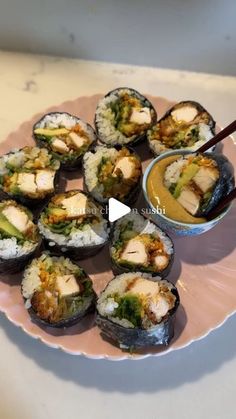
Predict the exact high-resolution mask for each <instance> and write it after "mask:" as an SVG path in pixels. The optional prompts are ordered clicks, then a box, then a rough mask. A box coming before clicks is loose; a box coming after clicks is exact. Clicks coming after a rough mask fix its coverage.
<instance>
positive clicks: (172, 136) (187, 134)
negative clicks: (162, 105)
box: [147, 101, 215, 155]
mask: <svg viewBox="0 0 236 419" xmlns="http://www.w3.org/2000/svg"><path fill="white" fill-rule="evenodd" d="M214 135H215V121H214V120H213V118H212V116H211V115H210V114H209V113H208V112H207V111H206V109H204V108H203V107H202V106H201V105H200V104H199V103H197V102H192V101H185V102H180V103H178V104H177V105H175V106H173V107H172V108H171V109H170V110H169V111H168V112H167V113H166V114H165V115H164V116H163V117H162V118H161V119H160V121H158V122H157V124H155V125H154V126H153V127H152V128H151V129H150V130H149V131H148V134H147V137H148V142H149V146H150V148H151V150H152V151H153V152H154V154H155V155H159V154H162V153H163V152H166V151H169V150H177V149H189V150H193V151H194V150H197V149H198V148H199V147H201V146H202V145H203V144H204V143H206V142H207V141H209V140H210V139H211V138H212V137H213V136H214Z"/></svg>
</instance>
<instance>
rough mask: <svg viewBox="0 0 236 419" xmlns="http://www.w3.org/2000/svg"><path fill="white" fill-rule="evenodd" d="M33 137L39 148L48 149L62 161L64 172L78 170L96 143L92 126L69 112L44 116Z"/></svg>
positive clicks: (34, 130) (36, 125) (35, 127)
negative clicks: (86, 153)
mask: <svg viewBox="0 0 236 419" xmlns="http://www.w3.org/2000/svg"><path fill="white" fill-rule="evenodd" d="M33 137H34V139H35V141H36V143H37V145H38V146H40V147H46V148H48V150H49V151H50V153H51V154H52V155H53V156H54V157H56V158H57V159H58V160H60V162H61V167H62V169H64V170H74V169H76V168H78V167H79V166H80V164H81V160H82V157H83V155H84V153H85V152H86V151H88V150H89V149H91V148H92V147H94V144H95V142H96V134H95V132H94V130H93V128H92V127H91V125H89V124H87V123H86V122H84V121H82V120H81V119H80V118H78V117H76V116H74V115H71V114H69V113H67V112H51V113H48V114H46V115H44V116H43V117H42V118H41V119H40V120H39V121H38V122H36V124H35V125H34V127H33Z"/></svg>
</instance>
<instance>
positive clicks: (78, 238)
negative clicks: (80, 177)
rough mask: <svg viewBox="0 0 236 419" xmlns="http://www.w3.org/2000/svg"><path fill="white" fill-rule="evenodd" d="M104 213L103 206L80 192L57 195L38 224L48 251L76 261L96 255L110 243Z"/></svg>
mask: <svg viewBox="0 0 236 419" xmlns="http://www.w3.org/2000/svg"><path fill="white" fill-rule="evenodd" d="M102 213H103V211H102V208H101V207H100V205H98V204H97V203H95V202H94V201H93V199H92V198H91V197H90V196H89V195H88V194H86V193H85V192H82V191H80V190H72V191H68V192H65V193H61V194H58V195H55V196H54V197H53V198H52V199H51V200H50V201H49V203H48V205H47V206H46V207H45V208H44V209H43V211H42V212H41V215H40V218H39V221H38V226H39V231H40V233H41V234H42V236H43V239H44V244H45V246H46V248H47V249H49V250H50V251H51V252H52V253H53V254H55V255H60V254H63V255H66V256H68V257H71V258H72V259H75V260H79V259H84V258H86V257H89V256H92V255H95V254H96V253H97V252H98V251H99V250H100V249H101V248H102V247H103V246H104V245H105V243H106V242H107V240H108V227H107V220H105V219H104V218H103V214H102Z"/></svg>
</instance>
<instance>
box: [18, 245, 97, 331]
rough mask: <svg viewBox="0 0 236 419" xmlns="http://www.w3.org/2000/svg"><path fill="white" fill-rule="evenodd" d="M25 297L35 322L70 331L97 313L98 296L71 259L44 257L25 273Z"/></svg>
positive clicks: (89, 281)
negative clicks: (89, 314) (74, 325)
mask: <svg viewBox="0 0 236 419" xmlns="http://www.w3.org/2000/svg"><path fill="white" fill-rule="evenodd" d="M21 291H22V295H23V298H24V301H25V307H26V308H27V309H28V311H29V314H30V315H31V317H32V320H34V321H35V322H37V323H39V324H40V325H43V326H51V327H69V326H72V325H73V324H75V323H78V322H79V321H80V320H81V319H82V318H83V317H84V316H85V315H86V314H88V313H89V312H91V311H93V310H95V301H96V294H95V292H94V290H93V286H92V281H91V279H90V278H89V277H88V275H87V274H86V273H85V272H84V270H83V269H82V268H81V267H80V266H78V265H77V264H76V263H75V262H73V261H71V260H70V259H69V258H65V257H63V256H61V257H55V256H50V255H48V254H46V253H43V254H42V255H41V256H40V257H39V258H38V259H34V260H33V261H32V262H31V263H30V265H28V266H27V268H26V269H25V271H24V275H23V280H22V286H21Z"/></svg>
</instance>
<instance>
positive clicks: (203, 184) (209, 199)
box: [163, 153, 235, 217]
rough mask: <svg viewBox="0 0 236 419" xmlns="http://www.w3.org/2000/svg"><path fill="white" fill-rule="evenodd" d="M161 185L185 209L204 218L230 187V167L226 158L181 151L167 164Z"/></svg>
mask: <svg viewBox="0 0 236 419" xmlns="http://www.w3.org/2000/svg"><path fill="white" fill-rule="evenodd" d="M163 181H164V185H165V186H166V187H167V188H168V189H169V191H170V192H171V194H172V195H173V196H174V198H175V199H176V200H177V201H178V202H179V204H181V205H182V206H183V207H184V209H185V210H186V211H188V212H189V213H190V214H191V215H193V216H194V217H206V216H207V215H208V213H210V211H211V210H213V209H214V208H215V207H216V205H217V204H218V203H219V202H220V200H221V199H222V198H223V197H224V196H227V195H228V194H229V193H230V192H231V190H232V189H233V188H234V184H235V180H234V170H233V166H232V165H231V163H230V162H229V160H228V159H227V157H225V156H223V155H221V154H215V153H203V154H196V153H194V154H192V153H185V154H184V155H183V156H182V157H177V158H176V161H174V162H173V163H171V164H170V165H169V166H167V168H166V171H165V174H164V179H163Z"/></svg>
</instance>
